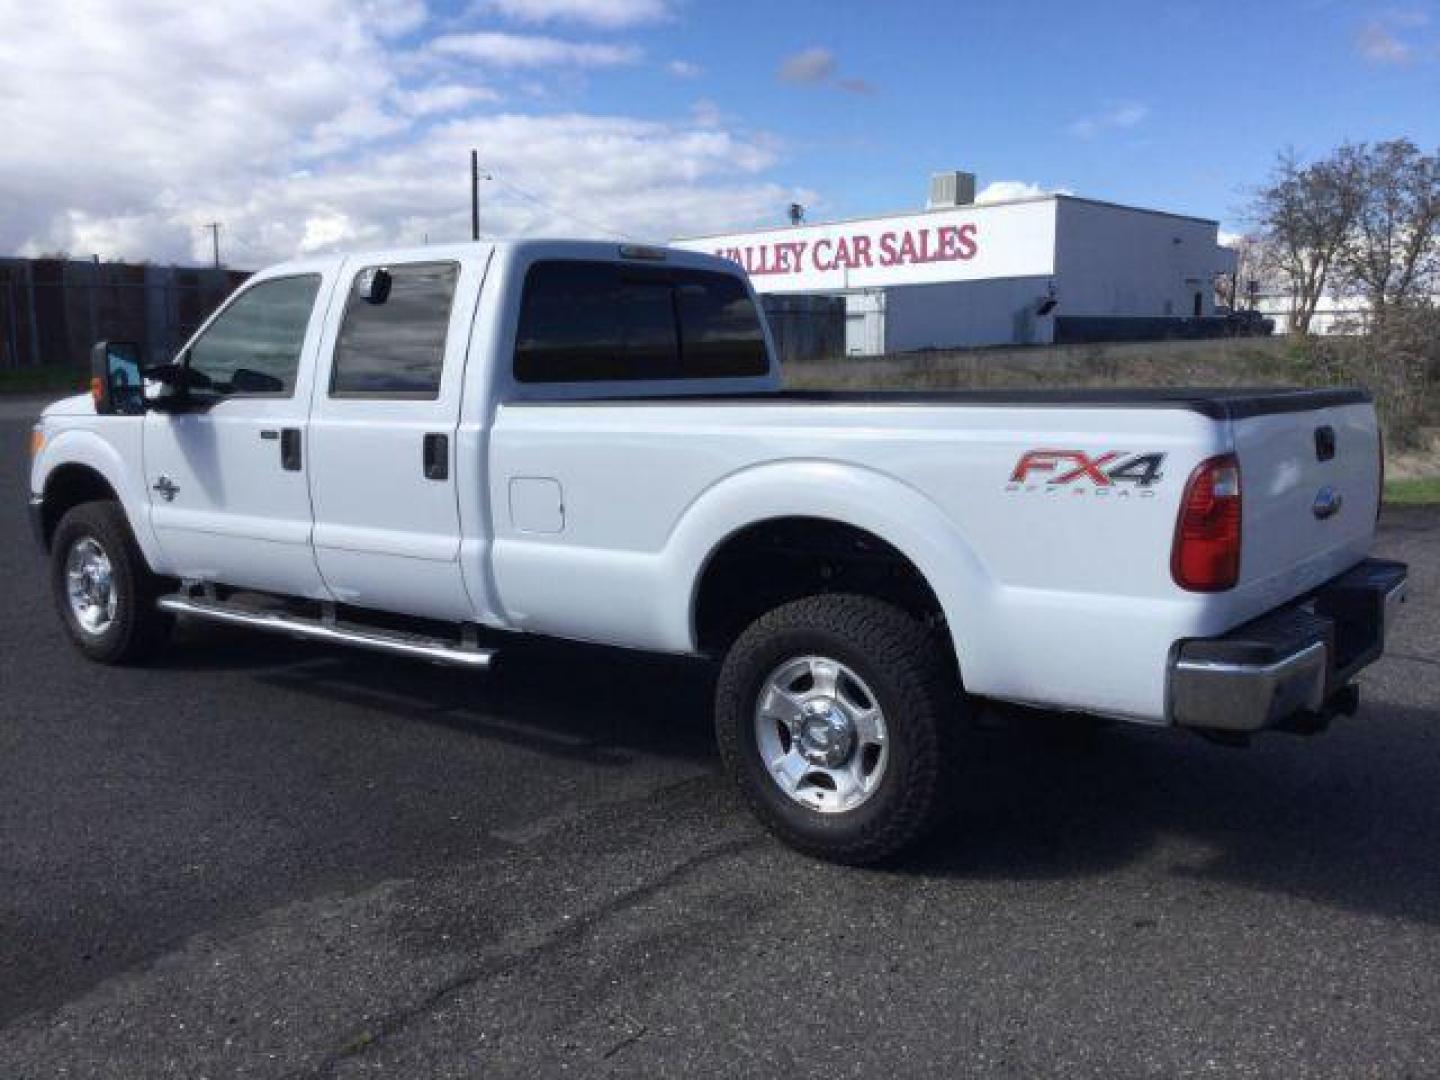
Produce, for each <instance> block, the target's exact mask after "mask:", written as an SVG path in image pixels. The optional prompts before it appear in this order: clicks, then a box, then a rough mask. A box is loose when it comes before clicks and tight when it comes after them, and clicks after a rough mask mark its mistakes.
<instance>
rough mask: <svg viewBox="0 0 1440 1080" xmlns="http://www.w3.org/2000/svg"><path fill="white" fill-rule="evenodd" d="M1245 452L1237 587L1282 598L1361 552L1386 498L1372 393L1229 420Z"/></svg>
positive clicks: (1332, 572) (1330, 574) (1367, 544)
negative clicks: (1368, 396) (1369, 397)
mask: <svg viewBox="0 0 1440 1080" xmlns="http://www.w3.org/2000/svg"><path fill="white" fill-rule="evenodd" d="M1232 423H1233V438H1234V445H1235V453H1236V454H1237V455H1238V456H1239V459H1240V477H1241V489H1242V491H1243V493H1244V497H1243V502H1242V517H1241V536H1242V539H1241V543H1242V545H1243V547H1242V550H1241V559H1240V587H1241V590H1243V591H1245V592H1246V593H1248V594H1249V595H1250V596H1252V597H1255V598H1256V599H1264V600H1265V601H1266V602H1268V603H1279V602H1283V601H1284V600H1288V599H1290V598H1291V597H1293V596H1297V595H1299V594H1300V593H1302V592H1305V591H1306V590H1308V589H1310V588H1313V587H1314V586H1316V585H1318V584H1320V583H1321V582H1323V581H1326V580H1328V579H1329V578H1331V577H1334V576H1335V575H1336V574H1339V573H1341V572H1342V571H1344V570H1347V569H1349V567H1351V566H1352V565H1354V564H1355V563H1356V562H1357V561H1359V560H1360V559H1361V558H1363V557H1364V556H1365V554H1366V553H1367V552H1368V550H1369V547H1370V542H1371V539H1372V538H1373V536H1374V533H1375V516H1376V510H1377V507H1378V503H1379V498H1380V436H1379V428H1378V426H1377V424H1376V419H1375V407H1374V406H1373V405H1372V404H1370V403H1369V402H1368V401H1356V402H1352V403H1343V404H1334V405H1326V406H1323V407H1317V408H1309V409H1303V410H1299V409H1297V410H1293V411H1281V412H1274V413H1268V414H1266V413H1260V414H1257V415H1250V416H1243V417H1237V418H1235V419H1233V421H1232Z"/></svg>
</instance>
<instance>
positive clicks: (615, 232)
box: [490, 174, 631, 240]
mask: <svg viewBox="0 0 1440 1080" xmlns="http://www.w3.org/2000/svg"><path fill="white" fill-rule="evenodd" d="M490 179H491V180H494V181H495V182H496V183H497V184H502V185H503V186H505V187H507V188H509V189H510V191H511V192H512V193H513V194H515V195H518V196H519V197H520V198H522V199H524V200H525V201H527V202H530V203H533V204H534V205H536V206H538V207H540V208H541V209H542V210H546V211H548V212H549V213H551V214H554V215H556V216H557V217H562V218H568V219H569V220H571V221H573V222H575V223H576V224H577V225H584V226H585V227H586V228H587V229H594V230H595V231H596V232H602V233H606V234H608V235H610V236H613V237H615V238H616V239H619V240H629V239H631V236H630V234H629V233H626V232H623V231H622V230H620V229H615V228H612V227H611V226H609V225H602V224H600V223H599V222H595V221H588V220H586V219H585V218H583V217H581V216H580V215H579V214H576V213H572V212H571V211H569V210H564V209H562V208H561V207H558V206H555V205H554V204H552V203H550V202H547V201H546V200H545V199H542V198H541V197H540V196H539V195H536V194H534V193H533V192H530V191H526V190H525V189H524V188H522V187H521V186H520V185H519V184H516V183H513V182H512V181H509V180H506V179H505V178H504V177H503V176H497V175H493V174H492V175H491V177H490Z"/></svg>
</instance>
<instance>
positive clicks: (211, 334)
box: [189, 274, 320, 395]
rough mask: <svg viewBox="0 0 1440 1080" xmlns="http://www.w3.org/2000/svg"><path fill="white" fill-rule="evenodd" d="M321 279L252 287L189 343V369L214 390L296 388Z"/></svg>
mask: <svg viewBox="0 0 1440 1080" xmlns="http://www.w3.org/2000/svg"><path fill="white" fill-rule="evenodd" d="M319 290H320V278H319V277H318V276H317V275H315V274H305V275H302V276H300V277H288V278H274V279H272V280H270V281H262V282H261V283H260V284H258V285H253V286H251V287H250V288H249V289H246V290H245V291H244V292H243V293H241V294H240V295H239V296H237V297H236V298H235V300H234V302H233V303H232V304H231V305H230V306H229V307H227V308H226V309H225V310H224V311H222V312H221V313H220V315H219V316H218V317H217V318H216V319H215V321H214V322H213V323H211V324H210V326H209V327H208V328H207V329H206V330H205V332H204V333H203V334H201V335H200V336H199V337H198V338H197V339H196V340H195V344H193V345H192V346H190V359H189V364H190V370H191V371H192V372H194V373H195V374H198V375H200V376H203V377H204V379H205V380H207V381H208V385H207V386H205V387H203V388H204V389H207V390H209V391H211V392H212V393H216V394H222V395H228V394H281V395H288V394H292V393H294V391H295V371H296V369H297V368H298V367H299V366H300V350H301V347H302V346H303V345H304V344H305V328H306V327H307V326H309V324H310V311H311V309H312V308H314V306H315V294H316V293H317V292H319Z"/></svg>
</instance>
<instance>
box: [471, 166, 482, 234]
mask: <svg viewBox="0 0 1440 1080" xmlns="http://www.w3.org/2000/svg"><path fill="white" fill-rule="evenodd" d="M470 239H471V240H479V239H480V151H479V150H471V151H470Z"/></svg>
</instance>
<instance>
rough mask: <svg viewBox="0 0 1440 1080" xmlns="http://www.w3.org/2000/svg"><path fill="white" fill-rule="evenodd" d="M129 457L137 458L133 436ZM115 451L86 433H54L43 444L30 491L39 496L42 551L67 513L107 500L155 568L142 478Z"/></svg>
mask: <svg viewBox="0 0 1440 1080" xmlns="http://www.w3.org/2000/svg"><path fill="white" fill-rule="evenodd" d="M134 435H135V438H134V445H133V453H134V456H135V457H136V458H137V459H138V458H139V456H140V447H141V439H140V437H139V436H140V432H139V430H138V429H137V430H136V431H135V432H134ZM138 468H139V465H138V463H137V465H136V466H135V468H131V467H128V466H127V465H126V463H125V461H124V460H123V459H122V457H121V454H120V452H119V451H118V450H117V449H116V448H115V446H113V445H112V444H111V443H110V442H109V441H108V440H106V439H104V438H101V437H100V436H99V435H97V434H95V433H94V432H90V431H83V430H71V431H61V432H59V433H57V434H56V435H55V436H54V437H52V438H51V440H50V441H49V442H48V443H47V444H46V446H45V448H44V451H43V452H42V456H41V458H40V459H39V460H38V461H37V462H36V467H35V472H34V474H33V477H32V482H31V487H32V490H34V491H36V492H37V493H38V494H39V495H40V496H41V506H40V520H41V535H42V540H43V542H44V544H45V547H46V549H47V550H48V549H49V546H50V543H51V541H52V539H53V538H54V535H55V527H56V526H57V525H58V524H59V523H60V519H61V518H62V517H64V516H65V514H66V512H67V511H69V510H70V509H71V508H73V507H75V506H79V505H80V504H81V503H84V502H92V501H96V500H102V499H109V500H113V501H114V502H115V503H117V504H118V505H119V506H120V508H121V510H122V511H123V512H124V514H125V518H126V521H127V522H128V523H129V526H130V532H131V534H132V535H133V536H134V537H135V542H136V543H137V544H138V545H139V547H140V551H141V553H142V554H143V555H144V556H145V561H146V562H147V563H148V564H149V566H150V568H151V569H152V570H158V569H159V563H160V559H159V555H160V550H159V546H158V544H157V543H156V542H155V539H154V534H153V533H152V532H151V531H150V528H149V514H148V510H149V504H148V501H147V500H146V499H145V496H144V491H143V482H144V481H143V475H142V476H140V477H138V478H137V477H136V476H135V475H134V472H135V469H138Z"/></svg>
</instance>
